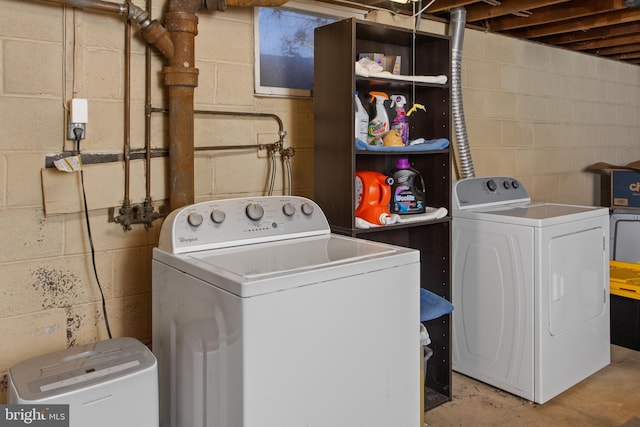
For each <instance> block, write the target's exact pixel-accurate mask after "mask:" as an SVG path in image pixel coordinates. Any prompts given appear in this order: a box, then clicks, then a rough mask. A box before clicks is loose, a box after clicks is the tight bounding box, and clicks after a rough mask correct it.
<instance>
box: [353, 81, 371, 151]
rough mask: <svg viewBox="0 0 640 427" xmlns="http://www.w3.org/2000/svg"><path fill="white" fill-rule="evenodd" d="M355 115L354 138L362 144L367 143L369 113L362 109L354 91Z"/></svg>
mask: <svg viewBox="0 0 640 427" xmlns="http://www.w3.org/2000/svg"><path fill="white" fill-rule="evenodd" d="M355 95H356V98H355V101H356V105H355V107H356V115H355V128H356V133H355V137H356V138H357V139H359V140H361V141H362V142H367V141H368V139H369V113H367V110H365V109H364V106H363V105H362V102H360V97H359V96H358V91H356V94H355Z"/></svg>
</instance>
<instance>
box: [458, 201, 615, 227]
mask: <svg viewBox="0 0 640 427" xmlns="http://www.w3.org/2000/svg"><path fill="white" fill-rule="evenodd" d="M601 215H609V210H608V209H607V208H604V207H597V206H577V205H563V204H556V203H541V204H533V205H524V206H522V205H519V206H504V207H502V208H499V209H496V208H495V207H494V208H492V209H486V210H484V209H481V210H477V211H467V212H465V213H463V214H461V213H458V216H463V217H465V218H471V217H475V218H477V219H484V220H488V221H495V222H504V223H509V224H521V225H528V226H534V227H543V226H548V225H554V224H561V223H566V222H569V221H578V220H581V219H586V218H593V217H596V216H601Z"/></svg>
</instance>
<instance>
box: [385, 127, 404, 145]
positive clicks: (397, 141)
mask: <svg viewBox="0 0 640 427" xmlns="http://www.w3.org/2000/svg"><path fill="white" fill-rule="evenodd" d="M382 145H384V146H385V147H404V144H403V143H402V136H401V135H400V132H398V131H397V130H396V129H391V130H390V131H389V132H387V134H386V135H385V136H384V137H382Z"/></svg>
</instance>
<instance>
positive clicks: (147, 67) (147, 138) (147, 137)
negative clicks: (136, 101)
mask: <svg viewBox="0 0 640 427" xmlns="http://www.w3.org/2000/svg"><path fill="white" fill-rule="evenodd" d="M151 2H152V0H147V13H148V14H149V16H151V9H152V6H151ZM144 75H145V79H144V81H145V86H144V106H145V121H144V148H145V203H146V204H148V205H150V204H151V45H149V44H148V43H147V44H146V45H145V48H144Z"/></svg>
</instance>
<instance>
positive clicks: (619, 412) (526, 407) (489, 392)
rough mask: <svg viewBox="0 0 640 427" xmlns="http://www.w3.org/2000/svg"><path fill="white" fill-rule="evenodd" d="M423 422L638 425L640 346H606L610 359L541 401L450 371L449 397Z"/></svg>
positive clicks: (466, 426)
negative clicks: (608, 347) (556, 393)
mask: <svg viewBox="0 0 640 427" xmlns="http://www.w3.org/2000/svg"><path fill="white" fill-rule="evenodd" d="M425 426H429V427H445V426H463V427H476V426H478V427H479V426H483V427H484V426H510V427H514V426H527V427H528V426H545V427H565V426H566V427H577V426H580V427H608V426H611V427H619V426H624V427H640V351H634V350H630V349H627V348H624V347H619V346H615V345H612V346H611V364H610V365H609V366H607V367H605V368H604V369H602V370H600V371H599V372H596V373H595V374H594V375H592V376H590V377H589V378H587V379H585V380H584V381H582V382H581V383H579V384H577V385H576V386H574V387H572V388H570V389H569V390H567V391H565V392H564V393H562V394H560V395H559V396H556V397H555V398H553V399H551V400H550V401H548V402H547V403H545V404H544V405H538V404H535V403H531V402H529V401H527V400H524V399H521V398H519V397H516V396H513V395H511V394H509V393H507V392H505V391H502V390H498V389H496V388H493V387H491V386H489V385H486V384H484V383H481V382H479V381H476V380H474V379H471V378H468V377H465V376H463V375H460V374H458V373H456V372H454V373H453V399H452V401H451V402H447V403H445V404H443V405H440V406H438V407H436V408H434V409H432V410H430V411H428V412H427V413H426V414H425Z"/></svg>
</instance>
